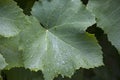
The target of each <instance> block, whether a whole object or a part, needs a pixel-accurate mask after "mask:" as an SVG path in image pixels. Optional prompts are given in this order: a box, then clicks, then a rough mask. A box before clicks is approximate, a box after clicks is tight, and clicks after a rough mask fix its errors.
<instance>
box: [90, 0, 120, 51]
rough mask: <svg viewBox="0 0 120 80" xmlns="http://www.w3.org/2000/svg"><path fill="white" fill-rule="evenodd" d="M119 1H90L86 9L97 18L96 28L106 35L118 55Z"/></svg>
mask: <svg viewBox="0 0 120 80" xmlns="http://www.w3.org/2000/svg"><path fill="white" fill-rule="evenodd" d="M119 3H120V0H90V1H89V4H88V9H89V10H90V11H92V12H93V13H94V14H95V16H96V18H97V20H96V21H97V26H98V27H100V28H102V29H103V30H104V31H105V33H106V34H107V35H108V39H109V41H111V43H112V44H113V45H114V46H115V47H116V48H117V49H118V51H119V53H120V40H119V39H120V35H119V34H120V5H119Z"/></svg>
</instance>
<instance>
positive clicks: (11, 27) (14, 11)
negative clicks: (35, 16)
mask: <svg viewBox="0 0 120 80" xmlns="http://www.w3.org/2000/svg"><path fill="white" fill-rule="evenodd" d="M24 19H25V15H24V14H23V12H22V10H21V9H20V8H19V7H18V6H17V4H16V3H15V2H14V1H13V0H0V35H1V36H3V37H11V36H15V35H17V34H18V33H19V32H20V29H19V28H21V27H23V26H24V25H23V24H22V23H23V22H24Z"/></svg>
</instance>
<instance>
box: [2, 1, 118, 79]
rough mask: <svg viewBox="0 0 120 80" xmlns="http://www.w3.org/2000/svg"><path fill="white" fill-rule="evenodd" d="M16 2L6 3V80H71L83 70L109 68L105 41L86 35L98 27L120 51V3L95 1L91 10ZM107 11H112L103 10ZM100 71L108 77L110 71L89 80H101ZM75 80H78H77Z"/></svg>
mask: <svg viewBox="0 0 120 80" xmlns="http://www.w3.org/2000/svg"><path fill="white" fill-rule="evenodd" d="M15 1H16V2H17V3H16V2H15ZM15 1H13V0H4V1H2V0H1V1H0V70H2V71H1V76H2V78H3V80H5V79H4V78H6V79H7V80H43V77H44V79H45V80H53V79H54V78H55V77H58V78H57V79H58V80H63V79H65V80H69V78H71V76H72V75H73V74H74V73H75V71H76V70H78V69H80V68H84V69H90V68H95V67H99V66H103V65H104V63H103V56H102V50H101V49H102V48H101V47H100V45H99V44H98V40H99V39H98V40H97V39H96V37H95V36H94V35H96V33H95V34H90V33H88V32H89V31H88V32H86V30H87V28H88V27H90V26H92V25H94V24H95V23H96V24H97V26H98V27H100V28H102V29H103V30H104V31H105V33H106V34H108V39H109V40H110V41H111V42H112V44H113V45H115V47H116V48H117V49H118V51H119V35H118V36H116V33H117V34H119V23H118V21H119V19H120V18H119V13H120V11H119V0H115V1H112V0H106V2H105V0H100V1H98V0H89V2H88V4H87V7H86V6H85V5H84V4H83V3H82V2H81V1H80V0H38V1H36V2H35V0H30V1H29V0H15ZM22 3H23V4H22ZM33 4H34V5H33ZM101 4H102V5H101ZM18 5H19V6H20V7H21V8H22V9H23V10H22V9H21V8H20V7H18ZM105 5H107V7H105V8H103V9H101V8H102V7H104V6H105ZM111 5H113V7H111ZM108 9H109V11H107V10H108ZM28 15H29V16H28ZM95 19H96V20H95ZM113 26H114V28H112V27H113ZM94 29H96V28H94ZM94 29H93V30H94ZM97 38H99V36H97ZM105 64H106V63H105ZM116 66H117V65H116ZM15 67H23V68H15ZM24 68H25V69H24ZM9 69H11V70H9ZM28 69H29V70H28ZM84 69H81V71H80V72H79V73H81V75H80V78H79V79H83V80H88V79H87V78H84V77H83V76H84V74H85V73H86V70H84ZM105 70H106V73H104V71H105ZM40 71H41V72H42V73H43V76H42V74H41V72H40ZM99 71H101V73H104V74H108V73H107V69H106V68H105V69H103V68H102V70H100V69H98V70H95V71H93V73H95V74H96V76H95V77H92V78H89V80H98V79H99V78H100V77H99V75H100V74H98V73H97V72H99ZM102 71H103V72H102ZM91 72H92V71H90V73H91ZM16 73H17V74H16ZM58 75H61V76H62V77H65V76H66V77H69V78H62V77H59V76H58ZM77 75H79V74H77ZM108 76H109V75H108ZM2 78H0V79H2ZM74 79H75V80H77V79H76V78H71V80H74ZM79 79H78V80H79ZM100 79H103V80H106V79H109V78H108V77H107V78H104V77H103V78H100Z"/></svg>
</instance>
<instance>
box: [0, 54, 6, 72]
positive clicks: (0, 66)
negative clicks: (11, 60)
mask: <svg viewBox="0 0 120 80" xmlns="http://www.w3.org/2000/svg"><path fill="white" fill-rule="evenodd" d="M6 66H7V63H6V61H5V59H4V57H3V56H2V55H1V54H0V70H2V69H3V68H5V67H6Z"/></svg>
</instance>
